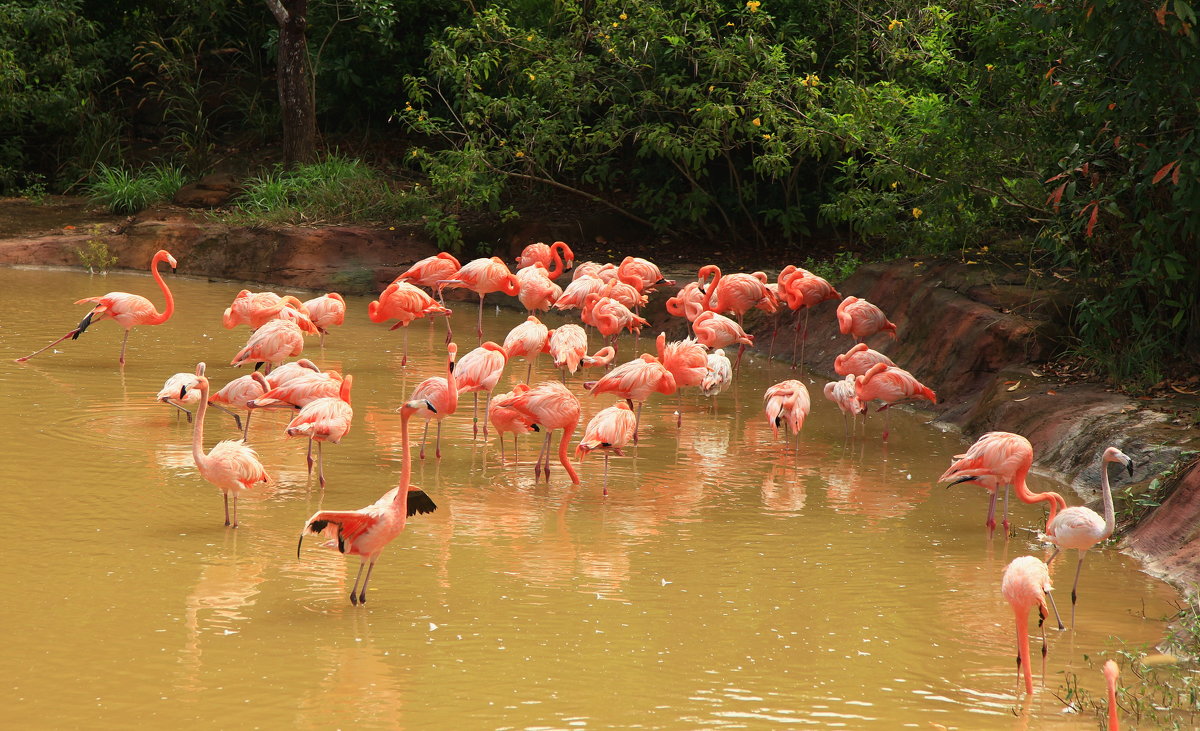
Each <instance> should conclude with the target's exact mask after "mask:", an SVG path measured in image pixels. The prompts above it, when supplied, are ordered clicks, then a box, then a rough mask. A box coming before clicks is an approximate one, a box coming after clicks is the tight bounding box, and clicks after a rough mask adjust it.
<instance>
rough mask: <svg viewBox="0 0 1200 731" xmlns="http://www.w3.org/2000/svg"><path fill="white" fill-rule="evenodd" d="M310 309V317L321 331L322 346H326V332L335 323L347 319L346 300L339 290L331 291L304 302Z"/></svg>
mask: <svg viewBox="0 0 1200 731" xmlns="http://www.w3.org/2000/svg"><path fill="white" fill-rule="evenodd" d="M304 307H305V309H307V310H308V316H309V319H311V320H312V323H313V324H314V325H316V326H317V330H318V331H320V333H321V347H322V348H323V347H325V334H326V333H328V332H329V328H331V327H333V326H334V325H341V324H342V323H343V322H345V321H346V300H345V298H344V297H342V296H341V295H340V294H338V293H337V292H329V293H327V294H323V295H321V296H320V297H314V298H312V299H310V300H308V301H307V302H305V303H304Z"/></svg>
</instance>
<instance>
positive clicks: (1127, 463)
mask: <svg viewBox="0 0 1200 731" xmlns="http://www.w3.org/2000/svg"><path fill="white" fill-rule="evenodd" d="M1125 469H1127V470H1129V476H1130V477H1133V460H1132V459H1131V460H1129V461H1128V462H1126V463H1125Z"/></svg>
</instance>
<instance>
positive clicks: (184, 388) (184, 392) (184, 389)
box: [163, 386, 187, 401]
mask: <svg viewBox="0 0 1200 731" xmlns="http://www.w3.org/2000/svg"><path fill="white" fill-rule="evenodd" d="M186 395H187V386H180V387H179V398H180V400H183V397H184V396H186ZM166 400H167V399H165V398H164V399H163V401H166Z"/></svg>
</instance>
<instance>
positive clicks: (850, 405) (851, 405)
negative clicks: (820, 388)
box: [824, 373, 863, 436]
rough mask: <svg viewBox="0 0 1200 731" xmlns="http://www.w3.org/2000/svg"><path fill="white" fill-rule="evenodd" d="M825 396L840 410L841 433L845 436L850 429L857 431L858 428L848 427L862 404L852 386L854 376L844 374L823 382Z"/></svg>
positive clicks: (861, 410)
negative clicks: (837, 379)
mask: <svg viewBox="0 0 1200 731" xmlns="http://www.w3.org/2000/svg"><path fill="white" fill-rule="evenodd" d="M824 392H825V398H827V399H829V400H830V401H832V402H834V403H835V404H837V407H838V409H839V410H841V412H842V434H843V436H846V435H848V434H850V432H851V431H857V430H858V428H857V427H854V429H853V430H852V429H851V428H850V423H851V421H852V420H854V419H857V418H858V414H861V413H862V412H863V405H862V403H861V402H860V401H859V400H858V393H857V391H856V390H855V388H854V376H853V375H851V374H849V373H848V374H846V377H845V378H844V379H842V380H840V381H830V382H829V383H826V384H825V389H824Z"/></svg>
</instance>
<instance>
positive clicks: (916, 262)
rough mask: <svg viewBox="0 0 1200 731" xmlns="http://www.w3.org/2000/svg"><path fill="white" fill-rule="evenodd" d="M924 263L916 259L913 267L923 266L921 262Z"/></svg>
mask: <svg viewBox="0 0 1200 731" xmlns="http://www.w3.org/2000/svg"><path fill="white" fill-rule="evenodd" d="M922 263H923V262H919V261H914V262H913V268H914V269H916V268H917V267H919V266H921V264H922Z"/></svg>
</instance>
